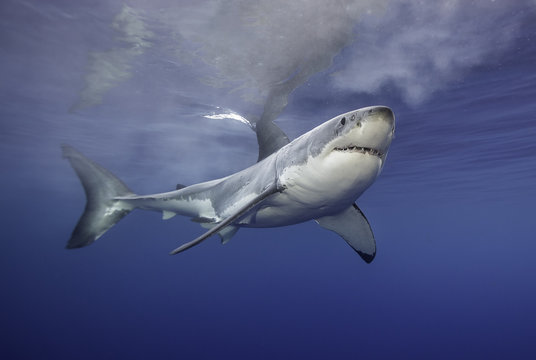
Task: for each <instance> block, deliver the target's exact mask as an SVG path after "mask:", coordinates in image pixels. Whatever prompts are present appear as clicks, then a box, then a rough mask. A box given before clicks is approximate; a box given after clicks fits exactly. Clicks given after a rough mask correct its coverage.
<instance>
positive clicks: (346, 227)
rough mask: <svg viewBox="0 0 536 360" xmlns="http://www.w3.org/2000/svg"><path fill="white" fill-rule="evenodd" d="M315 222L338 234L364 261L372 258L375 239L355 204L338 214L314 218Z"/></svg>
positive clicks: (374, 253)
mask: <svg viewBox="0 0 536 360" xmlns="http://www.w3.org/2000/svg"><path fill="white" fill-rule="evenodd" d="M316 222H317V223H318V224H319V225H320V226H322V227H323V228H325V229H328V230H331V231H334V232H336V233H337V234H339V235H340V236H341V237H342V238H343V239H344V240H346V242H347V243H348V245H350V246H351V247H352V248H353V249H354V250H355V251H356V252H357V253H358V254H359V256H361V258H362V259H363V260H365V262H367V263H370V262H371V261H372V260H374V256H375V255H376V241H375V240H374V235H373V234H372V229H371V228H370V224H369V222H368V220H367V218H366V217H365V215H364V214H363V212H361V210H360V209H359V208H358V207H357V205H356V204H353V205H352V206H350V207H348V208H347V209H346V210H343V211H341V212H340V213H338V214H335V215H330V216H324V217H322V218H319V219H316Z"/></svg>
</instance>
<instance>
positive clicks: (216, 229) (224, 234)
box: [169, 182, 280, 255]
mask: <svg viewBox="0 0 536 360" xmlns="http://www.w3.org/2000/svg"><path fill="white" fill-rule="evenodd" d="M278 191H280V190H279V189H278V188H277V184H276V183H275V182H274V183H273V184H271V185H270V186H268V187H267V188H266V189H264V190H263V191H262V192H261V193H260V194H259V195H257V196H255V197H254V198H253V199H251V200H250V201H248V202H246V203H245V204H244V205H242V206H241V207H240V208H238V209H237V210H236V211H235V212H234V213H233V214H231V215H230V216H229V217H227V218H226V219H224V220H223V221H221V222H219V223H217V224H216V225H214V226H213V227H211V228H210V230H209V231H207V232H206V233H204V234H203V235H201V236H199V237H198V238H196V239H194V240H192V241H190V242H188V243H186V244H183V245H181V246H179V247H178V248H176V249H175V250H173V251H171V252H170V253H169V254H170V255H175V254H178V253H180V252H182V251H184V250H187V249H189V248H191V247H192V246H195V245H197V244H199V243H200V242H202V241H203V240H205V239H207V238H209V237H210V236H212V235H214V234H216V233H219V234H220V236H221V238H222V242H223V243H224V244H225V243H226V242H227V241H229V239H230V238H231V237H232V236H233V235H234V234H235V233H236V231H237V230H238V228H237V229H236V230H233V229H226V228H227V227H228V226H229V225H232V224H233V223H234V222H235V221H237V220H238V219H239V218H240V217H241V216H243V215H245V214H246V213H247V212H248V211H249V210H251V209H253V208H254V207H255V206H257V205H258V204H259V203H260V202H261V201H263V200H264V199H266V198H267V197H268V196H270V195H272V194H274V193H276V192H278Z"/></svg>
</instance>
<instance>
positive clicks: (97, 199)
mask: <svg viewBox="0 0 536 360" xmlns="http://www.w3.org/2000/svg"><path fill="white" fill-rule="evenodd" d="M62 152H63V157H64V158H66V159H68V160H69V162H70V163H71V166H72V167H73V169H74V171H76V174H77V175H78V177H79V178H80V182H81V183H82V186H83V187H84V191H85V192H86V199H87V202H86V208H85V209H84V213H83V214H82V216H81V217H80V220H78V224H77V225H76V227H75V228H74V230H73V233H72V235H71V238H70V239H69V242H67V246H66V248H67V249H75V248H80V247H84V246H87V245H89V244H91V243H92V242H93V241H95V240H97V239H98V238H99V237H101V236H102V235H103V234H104V233H105V232H106V231H107V230H108V229H110V228H111V227H112V226H113V225H114V224H115V223H117V222H118V221H119V220H121V219H122V218H123V217H124V216H125V215H127V214H128V213H129V212H130V211H132V209H133V207H132V206H129V205H128V204H126V203H125V202H122V201H119V200H115V199H114V197H116V196H128V195H134V193H133V192H132V191H130V189H129V188H128V187H127V186H126V185H125V184H124V183H123V182H122V181H121V180H119V179H118V178H117V177H116V176H115V175H114V174H112V173H111V172H109V171H108V170H106V169H105V168H103V167H102V166H100V165H98V164H97V163H95V162H93V161H91V160H90V159H88V158H86V157H85V156H84V155H82V153H80V152H79V151H77V150H76V149H74V148H73V147H71V146H69V145H63V146H62Z"/></svg>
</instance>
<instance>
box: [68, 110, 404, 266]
mask: <svg viewBox="0 0 536 360" xmlns="http://www.w3.org/2000/svg"><path fill="white" fill-rule="evenodd" d="M272 125H273V126H271V127H264V128H272V129H274V130H273V131H275V132H277V134H278V136H279V139H284V138H285V137H286V135H284V133H282V131H281V130H280V129H279V128H277V127H276V126H275V124H273V123H272ZM394 131H395V118H394V114H393V112H392V111H391V109H389V108H388V107H385V106H371V107H366V108H362V109H358V110H354V111H350V112H347V113H345V114H341V115H339V116H336V117H334V118H332V119H331V120H328V121H326V122H324V123H323V124H321V125H319V126H317V127H316V128H314V129H312V130H311V131H309V132H307V133H305V134H303V135H302V136H300V137H298V138H297V139H295V140H293V141H292V142H288V141H286V140H285V141H280V144H278V145H277V146H275V147H274V144H273V143H271V144H269V143H268V142H267V141H264V140H265V139H269V138H270V137H273V135H274V134H273V133H272V134H270V133H259V130H257V136H258V139H259V144H261V145H260V149H259V159H260V160H259V161H258V162H257V163H256V164H254V165H252V166H250V167H248V168H246V169H244V170H242V171H239V172H237V173H235V174H233V175H230V176H227V177H224V178H220V179H216V180H212V181H207V182H203V183H199V184H194V185H191V186H184V185H178V186H177V190H174V191H170V192H165V193H158V194H151V195H136V194H134V192H132V191H131V190H130V189H129V188H128V187H127V186H126V185H125V184H124V183H123V182H122V181H121V180H119V179H118V178H117V177H116V176H115V175H113V174H112V173H111V172H109V171H108V170H106V169H104V168H103V167H101V166H100V165H98V164H97V163H95V162H93V161H91V160H90V159H88V158H86V157H85V156H84V155H82V154H81V153H80V152H78V151H77V150H75V149H74V148H72V147H71V146H69V145H63V147H62V148H63V156H64V157H65V158H67V159H68V160H69V162H70V163H71V165H72V167H73V168H74V170H75V171H76V173H77V175H78V177H79V178H80V181H81V183H82V185H83V187H84V190H85V192H86V198H87V203H86V207H85V210H84V213H83V214H82V216H81V218H80V220H79V222H78V224H77V226H76V227H75V229H74V231H73V233H72V236H71V238H70V240H69V241H68V243H67V246H66V247H67V248H69V249H71V248H80V247H84V246H86V245H89V244H91V243H92V242H94V241H95V240H97V239H98V238H99V237H101V236H102V235H103V234H104V233H105V232H106V231H107V230H108V229H109V228H111V227H112V226H113V225H114V224H115V223H117V222H118V221H119V220H120V219H121V218H123V217H124V216H125V215H127V214H128V213H129V212H130V211H132V210H134V209H143V210H152V211H160V212H162V214H163V218H164V219H169V218H171V217H173V216H175V215H176V214H179V215H183V216H187V217H190V218H191V219H192V220H193V221H196V222H199V223H200V225H202V226H203V227H205V228H207V229H209V230H208V231H207V232H205V233H204V234H202V235H201V236H199V237H198V238H197V239H194V240H192V241H190V242H188V243H186V244H184V245H182V246H180V247H178V248H177V249H175V250H173V251H172V252H171V254H177V253H179V252H181V251H184V250H186V249H188V248H190V247H192V246H195V245H197V244H198V243H200V242H202V241H203V240H205V239H207V238H208V237H210V236H212V235H213V234H218V235H219V236H220V237H221V240H222V243H226V242H227V241H229V240H230V239H231V237H232V236H233V235H234V234H235V233H236V232H237V231H238V229H239V228H241V227H250V228H263V227H277V226H286V225H292V224H296V223H300V222H304V221H308V220H316V222H317V223H318V224H319V225H320V226H322V227H324V228H326V229H329V230H332V231H334V232H336V233H338V234H339V235H340V236H341V237H342V238H343V239H344V240H346V242H347V243H348V244H349V245H350V246H351V247H352V248H353V249H354V250H355V251H356V252H357V253H358V254H359V255H360V256H361V257H362V258H363V260H365V261H366V262H367V263H369V262H371V261H372V260H373V259H374V256H375V254H376V244H375V240H374V236H373V234H372V230H371V228H370V225H369V223H368V221H367V219H366V218H365V216H364V214H363V213H362V211H361V210H360V209H359V208H358V207H357V205H356V204H355V203H354V201H355V200H356V199H357V198H358V197H359V196H360V195H361V194H362V193H363V192H364V191H365V190H366V189H367V188H368V187H369V186H370V185H371V184H372V183H373V182H374V180H375V179H376V178H377V176H378V175H379V174H380V172H381V170H382V168H383V165H384V163H385V159H386V156H387V152H388V150H389V146H390V144H391V140H392V139H393V137H394ZM280 134H283V136H280ZM263 143H264V144H267V145H265V147H264V148H263V145H262V144H263ZM268 152H269V154H268Z"/></svg>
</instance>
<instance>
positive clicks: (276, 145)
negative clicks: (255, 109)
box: [255, 119, 290, 162]
mask: <svg viewBox="0 0 536 360" xmlns="http://www.w3.org/2000/svg"><path fill="white" fill-rule="evenodd" d="M255 133H256V134H257V143H258V144H259V157H258V159H257V162H259V161H261V160H262V159H264V158H266V157H268V156H270V155H271V154H272V153H274V152H276V151H277V150H279V149H281V148H282V147H283V146H285V145H287V144H288V143H289V142H290V141H289V139H288V136H287V135H286V134H285V133H284V132H283V130H281V129H280V128H279V127H278V126H277V125H276V124H275V123H274V122H273V121H270V120H262V119H261V120H260V121H258V122H257V124H256V126H255Z"/></svg>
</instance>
